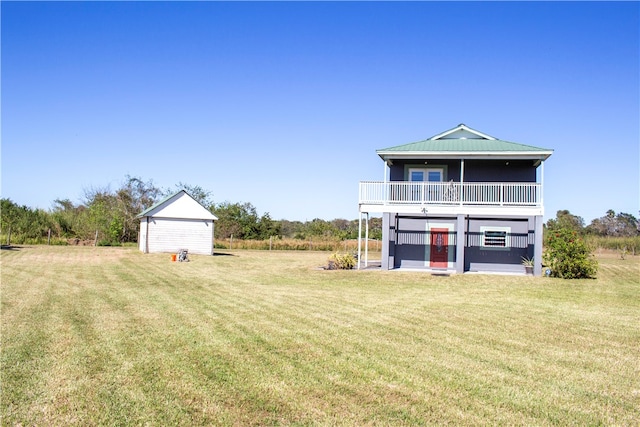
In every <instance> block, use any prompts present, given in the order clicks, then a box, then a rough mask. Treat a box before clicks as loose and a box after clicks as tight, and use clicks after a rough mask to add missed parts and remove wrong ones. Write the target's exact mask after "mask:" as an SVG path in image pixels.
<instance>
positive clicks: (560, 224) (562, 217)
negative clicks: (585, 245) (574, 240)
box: [546, 209, 584, 234]
mask: <svg viewBox="0 0 640 427" xmlns="http://www.w3.org/2000/svg"><path fill="white" fill-rule="evenodd" d="M546 226H547V229H548V230H556V229H561V228H564V229H568V230H572V231H575V232H576V233H579V234H582V233H583V232H584V219H582V217H580V216H577V215H573V214H572V213H571V212H569V211H568V210H566V209H564V210H559V211H557V212H556V218H555V219H550V220H549V221H547V224H546Z"/></svg>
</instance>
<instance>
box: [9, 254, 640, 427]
mask: <svg viewBox="0 0 640 427" xmlns="http://www.w3.org/2000/svg"><path fill="white" fill-rule="evenodd" d="M0 256H1V258H0V261H1V263H2V270H1V279H2V281H1V287H2V289H1V290H2V300H1V304H2V305H1V308H2V317H1V322H2V323H1V332H2V334H1V338H0V339H1V344H2V346H1V348H2V354H1V365H0V373H1V375H2V396H1V399H2V401H1V405H0V411H1V415H2V424H3V425H82V426H85V425H189V426H191V425H230V426H233V425H385V426H386V425H434V424H438V425H440V424H450V425H496V424H497V425H602V424H605V425H638V424H639V423H640V405H639V404H638V403H639V401H640V381H639V380H638V378H640V364H638V354H639V353H640V326H639V325H640V298H639V294H640V288H639V286H640V284H639V283H638V277H639V273H640V257H629V258H627V259H626V260H621V259H620V258H619V257H617V256H615V255H600V257H599V262H600V266H601V268H600V271H599V274H598V279H596V280H584V281H578V280H575V281H565V280H561V279H552V278H538V277H526V276H486V275H485V276H481V275H470V274H465V275H453V276H450V277H437V276H431V275H428V274H425V273H415V272H398V271H370V270H361V271H325V270H321V269H318V268H317V267H318V266H320V265H324V264H326V261H327V257H328V255H327V253H326V252H316V251H300V252H291V251H272V252H265V251H234V252H226V253H225V252H222V253H220V254H219V255H218V256H198V255H192V256H190V259H191V262H188V263H178V262H171V261H170V257H169V255H168V254H150V255H144V254H142V253H140V252H139V251H137V250H135V249H131V248H108V247H46V246H39V247H17V248H14V249H13V250H3V251H2V252H1V255H0Z"/></svg>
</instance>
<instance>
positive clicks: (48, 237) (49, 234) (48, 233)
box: [47, 229, 51, 245]
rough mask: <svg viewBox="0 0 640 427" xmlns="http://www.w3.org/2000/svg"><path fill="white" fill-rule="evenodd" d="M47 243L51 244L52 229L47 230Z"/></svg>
mask: <svg viewBox="0 0 640 427" xmlns="http://www.w3.org/2000/svg"><path fill="white" fill-rule="evenodd" d="M47 245H51V229H49V231H48V232H47Z"/></svg>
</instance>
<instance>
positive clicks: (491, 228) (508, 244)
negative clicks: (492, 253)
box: [480, 225, 511, 249]
mask: <svg viewBox="0 0 640 427" xmlns="http://www.w3.org/2000/svg"><path fill="white" fill-rule="evenodd" d="M487 231H497V232H499V233H505V235H504V246H496V245H487V244H486V242H485V239H486V232H487ZM480 233H482V236H481V244H480V247H481V248H484V249H489V248H490V249H509V248H511V227H495V226H493V225H483V226H481V227H480Z"/></svg>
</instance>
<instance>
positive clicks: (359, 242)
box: [358, 211, 362, 270]
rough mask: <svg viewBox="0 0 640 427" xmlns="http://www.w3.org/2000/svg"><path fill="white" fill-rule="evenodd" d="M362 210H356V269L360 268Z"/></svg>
mask: <svg viewBox="0 0 640 427" xmlns="http://www.w3.org/2000/svg"><path fill="white" fill-rule="evenodd" d="M361 238H362V212H359V211H358V270H360V260H361V258H360V254H361V253H362V243H361Z"/></svg>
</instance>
